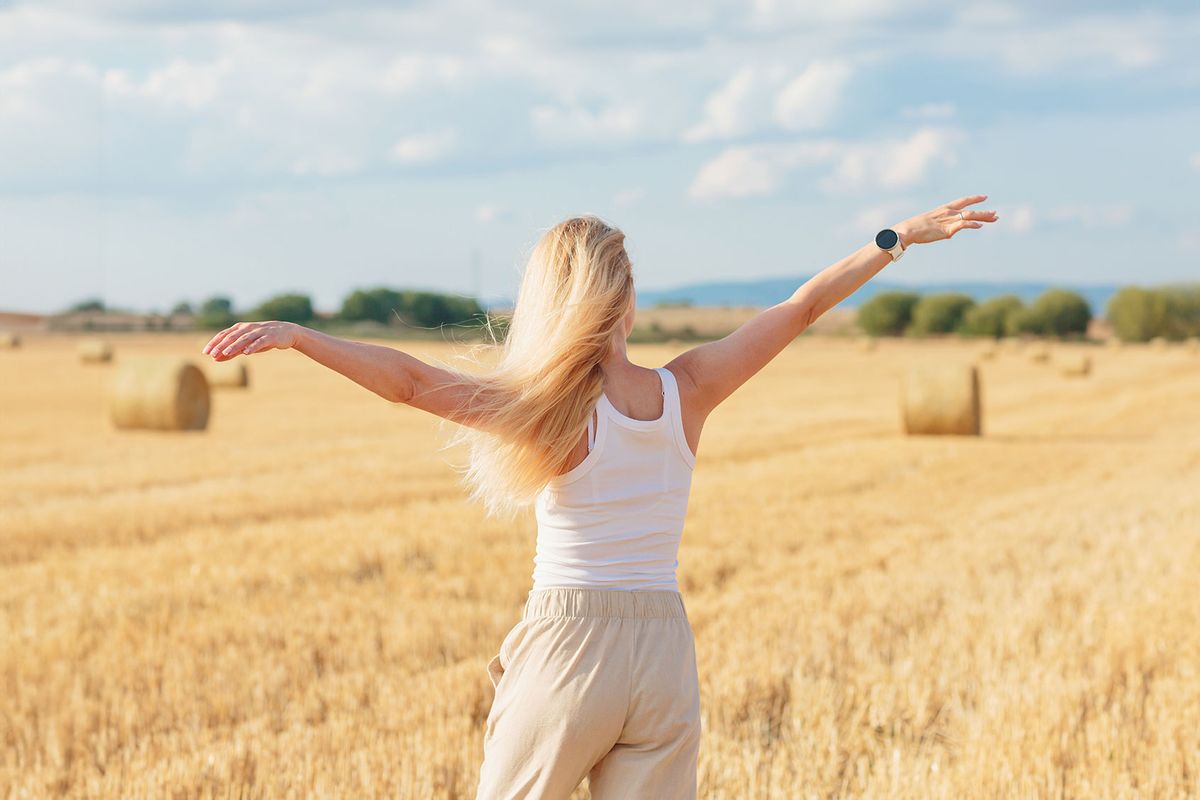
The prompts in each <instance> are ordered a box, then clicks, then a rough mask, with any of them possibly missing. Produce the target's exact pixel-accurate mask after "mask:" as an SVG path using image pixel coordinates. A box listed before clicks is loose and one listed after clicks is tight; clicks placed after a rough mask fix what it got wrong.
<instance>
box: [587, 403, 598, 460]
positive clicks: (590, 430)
mask: <svg viewBox="0 0 1200 800" xmlns="http://www.w3.org/2000/svg"><path fill="white" fill-rule="evenodd" d="M598 414H599V412H592V413H589V414H588V424H587V442H588V443H587V449H588V452H589V453H590V452H592V447H594V446H595V444H596V426H595V424H594V423H595V420H596V416H597V415H598Z"/></svg>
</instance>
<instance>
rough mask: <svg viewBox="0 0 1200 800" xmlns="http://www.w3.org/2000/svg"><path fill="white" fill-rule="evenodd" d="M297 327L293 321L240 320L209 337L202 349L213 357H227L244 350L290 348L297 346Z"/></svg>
mask: <svg viewBox="0 0 1200 800" xmlns="http://www.w3.org/2000/svg"><path fill="white" fill-rule="evenodd" d="M298 330H299V326H297V325H296V324H295V323H293V322H276V321H272V322H239V323H237V324H236V325H231V326H230V327H228V328H226V329H225V330H223V331H221V332H220V333H218V334H217V335H216V336H214V337H212V339H209V341H208V344H206V345H204V351H203V352H204V354H205V355H209V356H212V357H213V360H214V361H228V360H229V359H231V358H236V357H237V356H238V355H241V354H245V355H250V354H251V353H265V352H266V351H267V350H287V349H288V348H290V347H294V346H295V344H296V334H297V332H298Z"/></svg>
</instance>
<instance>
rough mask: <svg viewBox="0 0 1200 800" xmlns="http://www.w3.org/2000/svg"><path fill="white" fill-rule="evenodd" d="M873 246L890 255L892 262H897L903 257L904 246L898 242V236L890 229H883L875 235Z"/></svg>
mask: <svg viewBox="0 0 1200 800" xmlns="http://www.w3.org/2000/svg"><path fill="white" fill-rule="evenodd" d="M875 246H876V247H878V248H879V249H880V250H883V251H884V252H887V253H891V254H892V261H899V260H900V256H902V255H904V245H903V244H901V242H900V234H898V233H896V232H895V231H894V230H892V229H891V228H884V229H883V230H881V231H880V232H879V233H877V234H875Z"/></svg>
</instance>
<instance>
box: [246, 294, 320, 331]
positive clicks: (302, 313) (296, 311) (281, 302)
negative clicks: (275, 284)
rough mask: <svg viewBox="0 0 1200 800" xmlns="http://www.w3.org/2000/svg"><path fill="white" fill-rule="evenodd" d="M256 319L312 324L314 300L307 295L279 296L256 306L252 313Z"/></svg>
mask: <svg viewBox="0 0 1200 800" xmlns="http://www.w3.org/2000/svg"><path fill="white" fill-rule="evenodd" d="M250 316H251V317H253V318H254V319H258V320H264V319H278V320H282V321H284V322H298V323H301V324H303V323H305V322H312V319H313V307H312V300H311V299H310V298H309V296H308V295H306V294H295V293H289V294H279V295H275V296H274V297H271V298H268V299H267V300H264V301H263V302H261V303H259V304H258V305H257V306H255V308H254V310H253V311H251V312H250Z"/></svg>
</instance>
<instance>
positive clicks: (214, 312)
mask: <svg viewBox="0 0 1200 800" xmlns="http://www.w3.org/2000/svg"><path fill="white" fill-rule="evenodd" d="M233 323H234V317H233V301H232V300H230V299H229V298H228V297H223V296H221V295H217V296H215V297H210V298H208V299H207V300H205V301H204V302H203V303H201V304H200V313H199V314H198V315H197V317H196V324H197V325H199V326H200V327H201V328H214V329H217V330H220V329H221V328H228V327H229V326H230V325H232V324H233Z"/></svg>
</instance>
